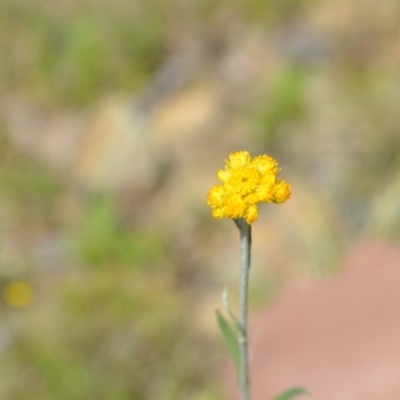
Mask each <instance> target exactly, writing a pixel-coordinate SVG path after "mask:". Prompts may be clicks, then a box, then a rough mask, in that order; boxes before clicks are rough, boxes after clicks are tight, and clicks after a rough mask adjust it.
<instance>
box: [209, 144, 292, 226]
mask: <svg viewBox="0 0 400 400" xmlns="http://www.w3.org/2000/svg"><path fill="white" fill-rule="evenodd" d="M279 170H280V168H279V167H278V163H277V162H276V160H274V159H273V158H272V157H270V156H267V155H262V156H257V157H253V158H252V157H250V154H249V153H248V152H247V151H237V152H235V153H232V154H231V155H230V156H229V160H227V161H226V166H225V169H224V170H219V171H218V172H217V176H218V178H219V179H220V180H221V182H222V184H221V185H215V186H213V187H212V188H211V189H210V191H209V192H208V196H207V204H208V205H209V206H210V207H211V208H212V215H213V217H214V218H244V219H245V220H246V221H247V222H248V223H249V224H251V223H253V222H254V221H255V220H256V219H257V218H258V208H257V203H260V202H263V203H282V202H284V201H285V200H287V199H288V198H289V197H290V195H291V192H290V185H289V184H288V183H286V182H285V181H282V180H279V179H278V178H276V176H275V175H276V174H277V173H278V171H279Z"/></svg>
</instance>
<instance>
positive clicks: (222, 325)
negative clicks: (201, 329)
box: [215, 310, 240, 372]
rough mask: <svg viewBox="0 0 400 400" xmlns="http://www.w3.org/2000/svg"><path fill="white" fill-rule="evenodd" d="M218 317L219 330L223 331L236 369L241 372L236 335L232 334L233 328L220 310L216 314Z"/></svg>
mask: <svg viewBox="0 0 400 400" xmlns="http://www.w3.org/2000/svg"><path fill="white" fill-rule="evenodd" d="M215 313H216V315H217V321H218V326H219V329H220V330H221V333H222V336H223V337H224V339H225V342H226V344H227V345H228V348H229V351H230V353H231V356H232V359H233V362H234V364H235V367H236V372H238V371H239V360H240V354H239V345H238V342H237V339H236V336H235V334H234V333H233V332H232V328H231V327H230V325H229V324H228V322H227V321H226V319H225V318H224V317H223V316H222V314H221V313H220V311H219V310H217V311H216V312H215Z"/></svg>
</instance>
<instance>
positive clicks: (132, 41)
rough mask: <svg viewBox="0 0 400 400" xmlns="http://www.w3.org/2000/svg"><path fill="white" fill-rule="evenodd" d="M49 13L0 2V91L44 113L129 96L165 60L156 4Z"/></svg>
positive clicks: (46, 5) (46, 8) (40, 4)
mask: <svg viewBox="0 0 400 400" xmlns="http://www.w3.org/2000/svg"><path fill="white" fill-rule="evenodd" d="M57 7H58V6H57V5H55V4H52V3H50V2H47V1H42V0H33V1H20V2H14V1H12V0H11V1H10V0H4V1H2V2H1V4H0V52H1V54H2V55H3V56H2V59H3V62H2V66H1V67H0V68H1V70H0V88H1V89H2V90H3V91H7V90H17V91H18V90H23V91H25V92H26V91H28V92H29V94H30V95H31V96H33V97H34V98H36V99H37V100H39V101H41V102H43V103H45V104H48V105H49V106H50V105H52V106H59V105H69V106H75V107H76V106H82V105H87V104H89V103H90V102H91V101H93V100H94V99H96V98H97V97H98V96H99V95H100V94H104V93H107V92H108V91H110V90H120V91H122V92H124V93H131V92H132V91H133V90H137V89H138V88H140V87H141V86H143V84H144V82H145V81H146V79H147V78H148V77H149V76H150V75H151V74H152V73H153V72H154V70H155V69H156V68H157V67H159V65H160V63H161V61H162V60H163V58H164V56H165V52H166V47H167V38H168V35H167V32H166V28H167V25H166V24H165V23H164V21H165V11H164V10H165V6H164V5H163V3H162V2H157V1H154V0H153V1H151V2H141V4H138V5H137V6H135V7H131V6H129V5H127V4H124V5H122V7H115V5H113V4H112V3H107V2H101V4H99V6H94V5H93V4H92V3H91V2H90V1H87V0H86V1H83V2H79V3H78V2H75V3H74V2H71V3H69V4H65V5H64V7H62V8H61V9H60V10H57ZM11 37H12V38H13V40H12V41H10V40H9V39H10V38H11Z"/></svg>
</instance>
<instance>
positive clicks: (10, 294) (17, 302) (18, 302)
mask: <svg viewBox="0 0 400 400" xmlns="http://www.w3.org/2000/svg"><path fill="white" fill-rule="evenodd" d="M3 298H4V300H5V302H6V303H7V304H8V305H9V306H11V307H15V308H24V307H27V306H29V305H30V304H31V303H32V300H33V287H32V285H31V284H30V283H29V282H25V281H11V282H10V283H8V284H7V285H6V287H5V288H4V289H3Z"/></svg>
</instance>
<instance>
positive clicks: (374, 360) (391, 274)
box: [226, 244, 400, 400]
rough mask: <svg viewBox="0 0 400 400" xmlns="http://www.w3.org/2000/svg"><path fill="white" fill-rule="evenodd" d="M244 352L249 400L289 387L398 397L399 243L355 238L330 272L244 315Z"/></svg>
mask: <svg viewBox="0 0 400 400" xmlns="http://www.w3.org/2000/svg"><path fill="white" fill-rule="evenodd" d="M250 359H251V384H252V399H253V400H270V399H271V398H273V396H275V395H277V394H278V393H280V392H281V391H283V390H284V389H287V388H289V387H293V386H303V387H306V388H307V389H308V390H309V391H310V392H311V394H312V399H313V400H399V399H400V249H399V248H397V247H393V246H390V245H384V244H364V245H360V246H358V247H357V248H355V249H354V250H353V251H352V252H351V253H350V254H349V256H348V258H347V261H346V263H345V268H344V270H343V272H342V274H340V275H339V276H338V277H336V278H334V279H332V280H329V281H323V282H321V281H319V282H313V283H309V284H307V285H302V286H300V287H299V286H297V287H292V288H287V290H285V291H284V292H283V293H282V294H281V295H280V296H279V297H278V298H277V299H276V301H275V302H274V304H273V305H272V306H270V307H268V308H266V309H264V310H262V311H261V312H260V313H259V314H258V315H256V316H255V317H254V318H252V319H251V326H250ZM227 369H228V372H227V373H226V382H227V386H228V392H229V394H230V398H232V399H239V398H240V397H239V393H238V390H237V388H236V382H235V377H234V373H233V369H232V368H231V366H229V367H228V368H227ZM298 398H299V399H301V398H304V397H301V396H299V397H298Z"/></svg>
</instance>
